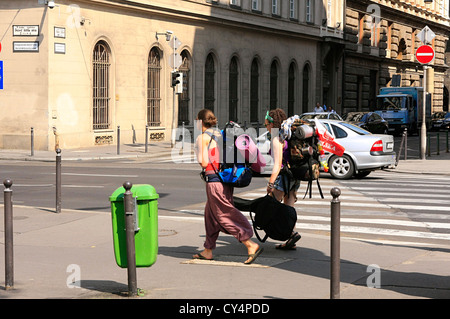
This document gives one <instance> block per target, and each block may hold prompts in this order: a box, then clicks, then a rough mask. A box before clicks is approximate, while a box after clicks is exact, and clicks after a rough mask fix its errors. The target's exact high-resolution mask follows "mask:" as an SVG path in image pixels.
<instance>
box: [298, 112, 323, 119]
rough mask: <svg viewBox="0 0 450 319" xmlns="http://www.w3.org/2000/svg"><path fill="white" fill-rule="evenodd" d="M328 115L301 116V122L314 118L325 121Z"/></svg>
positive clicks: (312, 114)
mask: <svg viewBox="0 0 450 319" xmlns="http://www.w3.org/2000/svg"><path fill="white" fill-rule="evenodd" d="M327 114H328V113H311V114H304V115H302V116H301V119H302V120H311V119H314V118H318V119H326V118H328V115H327Z"/></svg>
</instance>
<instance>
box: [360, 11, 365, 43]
mask: <svg viewBox="0 0 450 319" xmlns="http://www.w3.org/2000/svg"><path fill="white" fill-rule="evenodd" d="M364 16H365V15H364V13H359V15H358V43H361V44H362V42H363V38H364Z"/></svg>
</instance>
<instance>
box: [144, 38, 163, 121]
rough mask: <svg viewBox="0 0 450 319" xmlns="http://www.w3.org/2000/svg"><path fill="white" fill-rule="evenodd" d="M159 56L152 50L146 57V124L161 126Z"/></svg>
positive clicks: (154, 49)
mask: <svg viewBox="0 0 450 319" xmlns="http://www.w3.org/2000/svg"><path fill="white" fill-rule="evenodd" d="M160 62H161V56H160V54H159V49H158V48H156V47H155V48H152V49H151V50H150V54H149V56H148V71H147V77H148V81H147V124H148V126H160V125H161V79H160V74H161V63H160Z"/></svg>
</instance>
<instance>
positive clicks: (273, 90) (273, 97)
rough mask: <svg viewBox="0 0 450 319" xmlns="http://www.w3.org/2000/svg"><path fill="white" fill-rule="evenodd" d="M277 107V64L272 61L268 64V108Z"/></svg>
mask: <svg viewBox="0 0 450 319" xmlns="http://www.w3.org/2000/svg"><path fill="white" fill-rule="evenodd" d="M277 107H278V66H277V62H276V61H273V62H272V64H271V65H270V109H271V110H273V109H276V108H277Z"/></svg>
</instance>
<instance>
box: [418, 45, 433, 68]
mask: <svg viewBox="0 0 450 319" xmlns="http://www.w3.org/2000/svg"><path fill="white" fill-rule="evenodd" d="M416 59H417V61H419V63H422V64H427V63H430V62H431V61H433V59H434V50H433V48H432V47H431V46H429V45H421V46H420V47H418V48H417V50H416Z"/></svg>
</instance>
